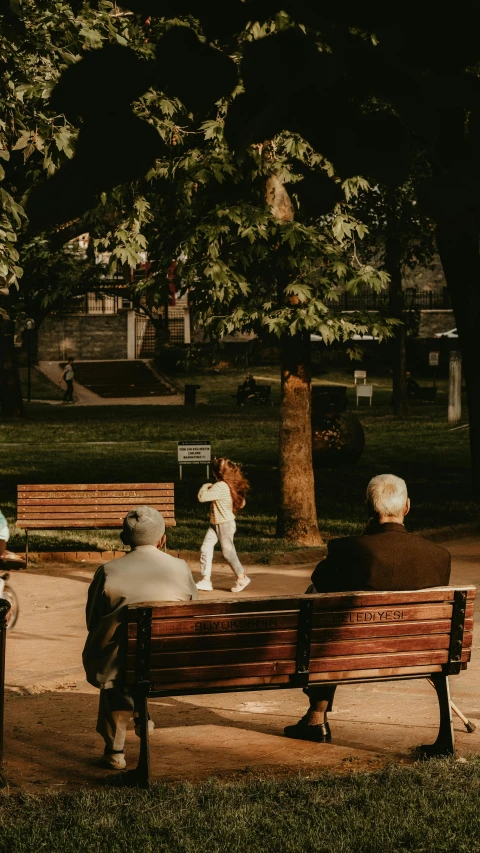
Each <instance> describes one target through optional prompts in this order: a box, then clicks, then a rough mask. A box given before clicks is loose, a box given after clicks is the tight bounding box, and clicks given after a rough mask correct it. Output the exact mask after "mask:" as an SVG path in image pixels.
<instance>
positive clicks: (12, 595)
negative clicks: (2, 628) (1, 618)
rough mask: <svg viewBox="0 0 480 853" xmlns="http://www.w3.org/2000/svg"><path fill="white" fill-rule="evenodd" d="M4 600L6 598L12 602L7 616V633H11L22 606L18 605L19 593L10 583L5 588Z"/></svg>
mask: <svg viewBox="0 0 480 853" xmlns="http://www.w3.org/2000/svg"><path fill="white" fill-rule="evenodd" d="M2 598H6V599H7V601H9V602H10V610H9V611H8V614H7V631H11V630H12V628H13V626H14V625H15V623H16V621H17V619H18V614H19V612H20V606H19V604H18V598H17V593H16V592H15V590H14V589H12V587H11V586H9V584H8V583H6V584H5V586H4V588H3V593H2Z"/></svg>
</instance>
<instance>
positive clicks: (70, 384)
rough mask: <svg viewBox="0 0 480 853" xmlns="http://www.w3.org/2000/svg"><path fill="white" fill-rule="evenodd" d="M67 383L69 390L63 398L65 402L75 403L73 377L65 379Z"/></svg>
mask: <svg viewBox="0 0 480 853" xmlns="http://www.w3.org/2000/svg"><path fill="white" fill-rule="evenodd" d="M65 382H66V383H67V390H66V391H65V394H64V395H63V400H64V402H65V403H73V379H65Z"/></svg>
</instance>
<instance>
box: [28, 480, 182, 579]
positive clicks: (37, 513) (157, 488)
mask: <svg viewBox="0 0 480 853" xmlns="http://www.w3.org/2000/svg"><path fill="white" fill-rule="evenodd" d="M174 500H175V498H174V484H173V483H100V484H96V485H93V484H83V483H82V484H77V485H71V484H69V485H66V484H65V483H63V484H56V485H51V484H49V485H33V486H23V485H22V486H18V491H17V527H19V528H20V529H22V530H25V559H26V562H27V565H28V533H29V531H30V530H71V529H73V528H75V529H77V530H78V529H83V530H95V529H100V530H104V529H107V528H112V527H113V528H117V529H118V528H121V527H122V522H123V519H124V518H125V516H126V514H127V512H129V511H130V510H131V509H135V507H137V506H142V505H147V506H151V507H154V509H158V510H159V512H161V513H162V515H163V517H164V519H165V525H166V526H167V527H173V526H175V524H176V522H175V505H174Z"/></svg>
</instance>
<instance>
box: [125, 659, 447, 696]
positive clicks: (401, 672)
mask: <svg viewBox="0 0 480 853" xmlns="http://www.w3.org/2000/svg"><path fill="white" fill-rule="evenodd" d="M441 671H442V666H441V664H435V665H434V666H397V667H391V668H389V669H381V670H380V669H366V670H354V671H353V672H352V673H350V672H349V673H343V672H324V673H316V674H315V684H325V683H328V682H332V681H348V680H351V679H355V678H356V679H357V680H359V681H366V680H368V679H376V678H379V679H382V680H383V679H389V678H390V679H392V678H401V677H404V676H417V677H426V676H428V675H430V674H431V673H435V672H441ZM130 683H131V684H133V682H132V681H131V682H130ZM282 685H283V686H285V687H291V678H290V676H288V675H270V676H253V677H252V676H250V677H246V678H231V679H226V678H219V679H217V680H215V681H212V682H211V683H210V684H209V685H208V686H207V685H206V684H205V683H202V684H200V685H199V684H198V682H196V681H190V682H188V681H187V682H182V684H181V685H179V684H177V683H176V682H174V681H171V682H162V683H161V684H159V683H155V682H152V690H154V692H155V693H164V694H165V695H168V696H175V695H179V696H184V695H185V693H194V692H197V693H201V691H205V693H208V692H209V691H211V692H214V693H215V692H218V693H221V692H222V691H223V692H224V691H225V690H229V689H230V690H232V689H233V690H235V689H236V688H237V689H243V690H245V689H251V690H255V689H261V688H262V687H269V686H278V687H281V686H282Z"/></svg>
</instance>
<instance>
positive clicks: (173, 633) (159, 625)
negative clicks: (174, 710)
mask: <svg viewBox="0 0 480 853" xmlns="http://www.w3.org/2000/svg"><path fill="white" fill-rule="evenodd" d="M269 619H270V620H273V619H275V622H274V623H272V624H270V625H265V626H264V627H259V626H258V625H257V626H253V627H252V628H250V629H248V628H247V627H246V626H245V627H244V628H242V627H241V626H240V625H239V626H238V627H237V628H236V629H234V627H233V626H232V628H231V629H230V631H231V632H232V631H235V634H236V636H238V637H241V636H242V632H248V631H250V630H253V631H254V632H255V633H253V634H250V633H248V634H247V636H255V637H256V636H258V637H259V638H262V639H259V642H269V640H270V637H275V636H276V634H277V632H280V631H285V630H287V629H296V628H297V627H298V615H296V614H295V615H291V616H278V617H272V616H270V617H269ZM198 624H199V623H198V622H197V621H193V620H188V619H183V620H181V622H180V623H179V620H172V621H171V622H168V621H166V620H162V621H160V620H157V621H155V622H152V638H154V637H162V638H163V641H164V642H165V643H167V642H169V643H170V644H171V645H173V644H174V643H175V642H181V641H185V642H191V643H195V644H196V643H197V641H198V642H203V641H205V642H204V643H203V646H200V647H201V648H207V647H208V642H207V641H208V638H210V639H211V641H212V643H213V645H212V647H213V646H215V645H218V644H217V642H216V641H217V640H218V641H219V642H220V643H222V642H223V640H222V635H223V634H224V633H227V635H228V634H229V632H228V630H227V631H223V629H222V630H220V631H218V632H213V633H210V632H202V633H200V632H199V631H198V630H197V628H198ZM228 624H229V623H228V622H226V625H227V626H228ZM230 624H231V623H230ZM450 625H451V622H450V620H449V619H443V620H442V619H439V620H435V621H431V620H428V621H427V620H418V621H416V622H409V621H406V622H398V621H397V622H375V623H370V624H363V625H362V624H359V625H357V624H348V625H339V626H333V627H330V628H315V627H314V628H313V630H312V642H314V641H318V642H320V641H321V640H322V639H325V640H328V639H346V638H348V637H351V638H353V637H358V638H360V637H387V636H396V635H401V634H422V633H425V634H426V633H443V632H444V631H449V630H450ZM472 629H473V618H472V617H469V618H467V619H466V620H465V630H466V631H471V630H472ZM128 636H129V637H136V636H137V623H136V622H129V624H128ZM167 638H168V639H167Z"/></svg>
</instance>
